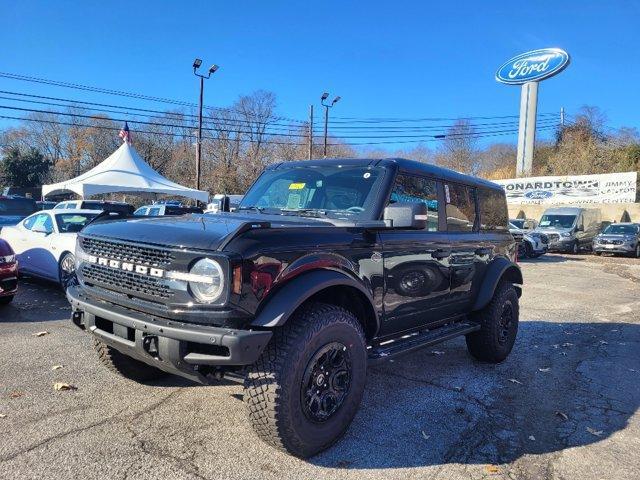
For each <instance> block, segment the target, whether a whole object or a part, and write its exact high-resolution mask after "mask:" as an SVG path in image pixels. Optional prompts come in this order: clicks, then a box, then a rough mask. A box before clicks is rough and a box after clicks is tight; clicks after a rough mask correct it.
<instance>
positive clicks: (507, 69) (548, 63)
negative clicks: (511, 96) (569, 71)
mask: <svg viewBox="0 0 640 480" xmlns="http://www.w3.org/2000/svg"><path fill="white" fill-rule="evenodd" d="M567 65H569V54H568V53H567V52H565V51H564V50H561V49H559V48H543V49H541V50H533V51H531V52H527V53H521V54H520V55H517V56H515V57H513V58H512V59H511V60H509V61H508V62H505V63H504V64H502V65H501V66H500V68H499V69H498V71H497V72H496V80H497V81H499V82H502V83H508V84H511V85H520V84H522V83H527V82H538V81H540V80H543V79H545V78H549V77H551V76H553V75H555V74H557V73H560V72H561V71H562V70H564V69H565V68H566V67H567Z"/></svg>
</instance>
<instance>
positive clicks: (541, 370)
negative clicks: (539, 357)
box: [538, 367, 551, 372]
mask: <svg viewBox="0 0 640 480" xmlns="http://www.w3.org/2000/svg"><path fill="white" fill-rule="evenodd" d="M549 370H551V368H550V367H544V368H539V369H538V371H539V372H548V371H549Z"/></svg>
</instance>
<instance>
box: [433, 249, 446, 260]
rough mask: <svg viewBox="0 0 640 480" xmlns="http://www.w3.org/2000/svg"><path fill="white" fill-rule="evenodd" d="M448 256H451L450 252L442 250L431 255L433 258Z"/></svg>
mask: <svg viewBox="0 0 640 480" xmlns="http://www.w3.org/2000/svg"><path fill="white" fill-rule="evenodd" d="M450 255H451V250H445V249H443V248H439V249H437V250H435V251H434V252H433V253H432V254H431V256H432V257H433V258H447V257H448V256H450Z"/></svg>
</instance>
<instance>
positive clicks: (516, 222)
mask: <svg viewBox="0 0 640 480" xmlns="http://www.w3.org/2000/svg"><path fill="white" fill-rule="evenodd" d="M511 225H513V226H514V227H515V228H519V229H521V230H522V229H523V228H524V220H511Z"/></svg>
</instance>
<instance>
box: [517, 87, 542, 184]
mask: <svg viewBox="0 0 640 480" xmlns="http://www.w3.org/2000/svg"><path fill="white" fill-rule="evenodd" d="M537 112H538V82H527V83H525V84H523V85H522V91H521V92H520V124H519V126H518V154H517V157H516V158H517V160H516V161H517V163H516V177H530V176H531V172H532V170H533V146H534V144H535V142H536V115H537Z"/></svg>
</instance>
